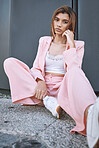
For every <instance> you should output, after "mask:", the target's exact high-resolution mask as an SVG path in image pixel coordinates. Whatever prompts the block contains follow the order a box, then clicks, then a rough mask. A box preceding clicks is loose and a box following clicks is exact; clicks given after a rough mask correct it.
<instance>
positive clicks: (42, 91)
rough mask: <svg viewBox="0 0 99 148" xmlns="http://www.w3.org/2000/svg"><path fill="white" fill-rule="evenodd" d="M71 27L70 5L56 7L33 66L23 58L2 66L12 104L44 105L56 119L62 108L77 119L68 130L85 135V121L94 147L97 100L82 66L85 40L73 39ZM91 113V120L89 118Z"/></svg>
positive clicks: (90, 141) (73, 24)
mask: <svg viewBox="0 0 99 148" xmlns="http://www.w3.org/2000/svg"><path fill="white" fill-rule="evenodd" d="M74 29H75V13H74V11H73V10H72V8H70V7H68V6H62V7H60V8H58V9H57V10H56V11H55V12H54V14H53V17H52V24H51V36H44V37H41V38H40V40H39V47H38V52H37V56H36V59H35V61H34V63H33V67H32V68H31V69H29V67H28V66H27V65H26V64H25V63H23V62H22V61H20V60H18V59H16V58H8V59H6V60H5V61H4V69H5V72H6V74H7V76H8V78H9V83H10V89H11V96H12V102H13V103H21V104H23V105H35V104H38V105H44V106H45V107H46V108H47V109H48V110H49V111H50V112H51V113H52V114H53V116H55V117H57V118H59V117H60V111H61V108H62V109H63V110H64V111H65V112H66V113H68V114H69V115H70V116H71V117H72V118H73V119H74V121H75V122H76V126H75V127H74V128H73V129H72V130H71V133H74V132H78V133H81V134H83V135H86V121H87V135H88V136H87V137H88V143H89V145H90V147H93V146H94V145H95V144H96V142H97V141H98V138H99V135H98V133H97V131H98V129H99V123H98V116H99V99H97V96H96V95H95V93H94V90H93V88H92V86H91V84H90V82H89V81H88V79H87V77H86V76H85V74H84V72H83V71H82V69H81V66H82V60H83V55H84V41H78V40H74ZM93 112H94V113H95V115H94V122H92V121H91V120H92V119H93V117H91V116H93ZM87 117H88V118H87ZM88 119H89V120H88ZM92 123H94V125H92ZM90 125H91V126H93V127H92V128H91V127H90ZM94 127H95V128H96V129H95V128H94ZM93 128H94V131H91V129H93ZM90 133H91V134H94V138H92V135H89V134H90ZM90 139H91V140H90Z"/></svg>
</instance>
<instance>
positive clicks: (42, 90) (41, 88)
mask: <svg viewBox="0 0 99 148" xmlns="http://www.w3.org/2000/svg"><path fill="white" fill-rule="evenodd" d="M46 95H47V87H46V84H45V82H44V81H42V80H40V81H38V83H37V86H36V88H35V92H34V96H35V97H36V98H37V99H39V100H42V99H43V98H44V97H45V96H46Z"/></svg>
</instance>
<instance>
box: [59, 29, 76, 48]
mask: <svg viewBox="0 0 99 148" xmlns="http://www.w3.org/2000/svg"><path fill="white" fill-rule="evenodd" d="M64 35H65V36H66V37H67V42H68V43H69V46H70V48H75V47H76V46H75V42H74V33H73V32H72V31H70V30H69V29H68V30H66V31H65V32H64V33H63V34H62V37H63V36H64Z"/></svg>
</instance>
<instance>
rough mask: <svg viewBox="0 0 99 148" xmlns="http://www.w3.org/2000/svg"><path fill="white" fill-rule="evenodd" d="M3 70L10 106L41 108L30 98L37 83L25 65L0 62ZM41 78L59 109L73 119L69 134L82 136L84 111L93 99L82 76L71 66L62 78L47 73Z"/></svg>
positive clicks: (80, 71)
mask: <svg viewBox="0 0 99 148" xmlns="http://www.w3.org/2000/svg"><path fill="white" fill-rule="evenodd" d="M4 70H5V73H6V74H7V76H8V79H9V84H10V90H11V97H12V102H13V103H21V104H26V105H36V104H38V105H42V102H41V101H40V100H38V99H36V98H35V97H34V90H35V87H36V85H37V82H36V81H35V79H34V78H33V76H32V74H31V71H30V69H29V67H28V66H27V65H26V64H25V63H23V62H22V61H20V60H18V59H16V58H12V57H11V58H8V59H6V60H5V61H4ZM44 79H45V83H46V85H47V92H48V95H49V96H54V97H57V100H58V103H59V105H60V106H61V108H63V110H64V111H65V112H66V113H68V114H69V115H70V116H71V117H72V118H73V119H74V121H75V123H76V126H75V127H74V128H73V129H72V130H71V133H74V132H75V131H76V132H78V133H81V134H83V135H86V119H85V116H84V112H85V109H86V108H87V107H88V106H89V105H91V104H94V102H95V100H96V98H97V96H96V95H95V93H94V90H93V88H92V86H91V84H90V82H89V80H88V79H87V77H86V76H85V73H84V72H83V71H82V69H80V68H79V67H77V66H74V67H72V68H71V69H70V70H69V71H68V72H66V74H65V76H64V77H56V76H52V75H50V74H49V75H46V76H45V77H44Z"/></svg>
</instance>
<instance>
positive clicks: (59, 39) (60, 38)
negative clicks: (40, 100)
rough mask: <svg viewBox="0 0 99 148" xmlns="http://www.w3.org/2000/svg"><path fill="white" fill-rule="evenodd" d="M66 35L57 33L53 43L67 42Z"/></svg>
mask: <svg viewBox="0 0 99 148" xmlns="http://www.w3.org/2000/svg"><path fill="white" fill-rule="evenodd" d="M66 40H67V39H66V37H65V36H63V37H62V36H61V35H56V36H55V38H54V40H53V43H57V44H66Z"/></svg>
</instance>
